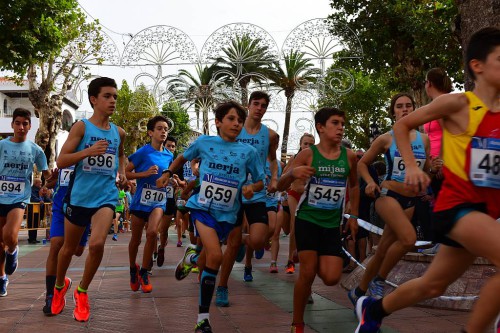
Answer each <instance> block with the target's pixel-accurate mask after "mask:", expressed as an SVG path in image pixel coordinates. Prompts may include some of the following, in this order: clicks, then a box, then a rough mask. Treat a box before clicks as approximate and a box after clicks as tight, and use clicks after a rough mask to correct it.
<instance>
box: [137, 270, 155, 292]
mask: <svg viewBox="0 0 500 333" xmlns="http://www.w3.org/2000/svg"><path fill="white" fill-rule="evenodd" d="M139 282H140V283H141V290H142V292H143V293H150V292H152V291H153V285H152V284H151V282H150V281H149V274H148V272H144V274H142V275H141V276H140V277H139Z"/></svg>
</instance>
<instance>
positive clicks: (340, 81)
mask: <svg viewBox="0 0 500 333" xmlns="http://www.w3.org/2000/svg"><path fill="white" fill-rule="evenodd" d="M328 73H329V75H328V76H329V79H328V80H326V79H325V85H327V86H329V87H330V89H332V90H333V91H334V92H336V93H338V94H346V93H348V92H349V91H351V90H352V89H354V82H355V79H354V76H353V75H352V74H351V73H350V72H349V71H347V70H345V69H343V68H333V69H330V70H328Z"/></svg>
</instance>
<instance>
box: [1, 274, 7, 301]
mask: <svg viewBox="0 0 500 333" xmlns="http://www.w3.org/2000/svg"><path fill="white" fill-rule="evenodd" d="M8 285H9V279H8V278H7V276H5V277H4V278H3V279H2V278H0V297H5V296H7V286H8Z"/></svg>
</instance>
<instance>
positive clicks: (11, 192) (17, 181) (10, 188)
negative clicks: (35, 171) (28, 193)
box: [0, 176, 25, 198]
mask: <svg viewBox="0 0 500 333" xmlns="http://www.w3.org/2000/svg"><path fill="white" fill-rule="evenodd" d="M24 188H25V183H24V178H22V177H11V176H0V197H4V198H22V197H23V196H24Z"/></svg>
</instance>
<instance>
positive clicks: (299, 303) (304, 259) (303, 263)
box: [293, 250, 318, 324]
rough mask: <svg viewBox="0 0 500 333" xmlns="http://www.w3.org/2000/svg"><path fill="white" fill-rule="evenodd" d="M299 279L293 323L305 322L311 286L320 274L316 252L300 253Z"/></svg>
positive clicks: (296, 284) (295, 292) (296, 285)
mask: <svg viewBox="0 0 500 333" xmlns="http://www.w3.org/2000/svg"><path fill="white" fill-rule="evenodd" d="M299 260H300V269H299V277H298V278H297V280H296V281H295V287H294V288H293V323H294V324H300V323H303V322H304V310H305V308H306V304H307V299H308V298H309V295H310V294H311V286H312V284H313V282H314V278H315V277H316V274H317V272H318V254H317V252H316V251H311V250H304V251H300V252H299Z"/></svg>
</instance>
